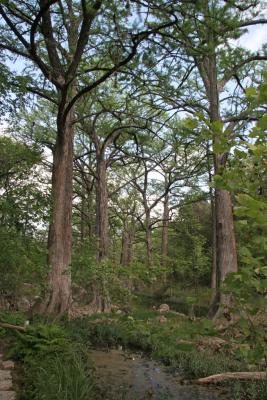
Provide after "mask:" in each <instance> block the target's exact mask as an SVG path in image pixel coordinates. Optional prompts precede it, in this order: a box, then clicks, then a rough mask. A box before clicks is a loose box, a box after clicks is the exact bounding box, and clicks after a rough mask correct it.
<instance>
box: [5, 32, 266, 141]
mask: <svg viewBox="0 0 267 400" xmlns="http://www.w3.org/2000/svg"><path fill="white" fill-rule="evenodd" d="M265 43H267V24H266V25H258V26H250V27H248V31H247V33H245V34H244V35H243V36H241V38H240V39H238V40H237V41H236V45H237V46H242V47H244V48H245V49H247V50H250V51H252V52H256V51H258V50H260V49H261V47H262V46H263V45H264V44H265ZM22 66H23V63H22V62H21V61H20V60H19V61H18V65H17V67H19V69H22ZM6 127H7V125H6V123H1V124H0V135H1V134H3V132H4V129H5V128H6Z"/></svg>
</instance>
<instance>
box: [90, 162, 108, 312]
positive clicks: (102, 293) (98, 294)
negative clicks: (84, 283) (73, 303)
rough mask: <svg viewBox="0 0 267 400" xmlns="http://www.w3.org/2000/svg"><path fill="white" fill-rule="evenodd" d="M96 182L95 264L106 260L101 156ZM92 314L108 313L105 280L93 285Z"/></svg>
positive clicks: (105, 203) (105, 198)
mask: <svg viewBox="0 0 267 400" xmlns="http://www.w3.org/2000/svg"><path fill="white" fill-rule="evenodd" d="M96 169H97V171H96V173H97V182H96V236H97V241H98V249H97V256H96V259H97V262H98V263H102V262H104V261H105V260H106V259H107V258H108V247H109V238H108V190H107V162H106V160H105V159H104V158H103V156H102V155H99V156H97V167H96ZM90 308H91V311H92V312H93V313H101V312H110V311H111V300H110V296H109V290H108V287H107V283H106V281H105V278H104V277H103V279H102V280H101V282H99V281H96V282H95V283H94V285H93V300H92V302H91V304H90Z"/></svg>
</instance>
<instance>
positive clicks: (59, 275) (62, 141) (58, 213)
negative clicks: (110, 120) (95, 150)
mask: <svg viewBox="0 0 267 400" xmlns="http://www.w3.org/2000/svg"><path fill="white" fill-rule="evenodd" d="M73 119H74V110H72V111H71V112H70V113H69V115H68V116H67V119H66V122H65V124H64V126H60V124H59V126H58V131H59V133H58V137H57V141H56V145H55V149H54V153H53V170H52V221H51V223H50V228H49V235H48V264H49V267H50V272H49V280H48V286H49V287H48V296H47V298H46V300H45V302H44V303H43V304H42V306H41V312H43V313H45V314H55V315H59V316H61V315H63V314H65V313H67V312H68V310H69V308H70V306H71V301H72V297H71V271H70V265H71V251H72V221H71V219H72V186H73V182H72V177H73V135H74V127H73Z"/></svg>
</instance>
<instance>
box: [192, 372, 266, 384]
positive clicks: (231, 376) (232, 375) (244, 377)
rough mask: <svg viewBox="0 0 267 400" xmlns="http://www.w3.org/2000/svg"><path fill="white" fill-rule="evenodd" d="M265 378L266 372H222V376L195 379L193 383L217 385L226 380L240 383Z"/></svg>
mask: <svg viewBox="0 0 267 400" xmlns="http://www.w3.org/2000/svg"><path fill="white" fill-rule="evenodd" d="M266 378H267V372H258V371H257V372H224V373H223V374H216V375H211V376H207V377H206V378H200V379H196V380H195V381H194V383H197V384H199V385H204V384H209V383H219V382H224V381H228V380H235V381H236V380H239V381H240V380H241V381H251V380H253V381H254V380H262V379H266Z"/></svg>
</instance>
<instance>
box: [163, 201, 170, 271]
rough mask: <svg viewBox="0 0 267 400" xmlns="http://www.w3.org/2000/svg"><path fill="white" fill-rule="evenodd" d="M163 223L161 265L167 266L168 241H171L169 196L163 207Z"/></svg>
mask: <svg viewBox="0 0 267 400" xmlns="http://www.w3.org/2000/svg"><path fill="white" fill-rule="evenodd" d="M163 207H164V208H163V221H162V238H161V264H162V265H163V266H166V263H167V257H168V241H169V236H168V234H169V218H170V212H169V196H168V195H166V196H165V199H164V205H163Z"/></svg>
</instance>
